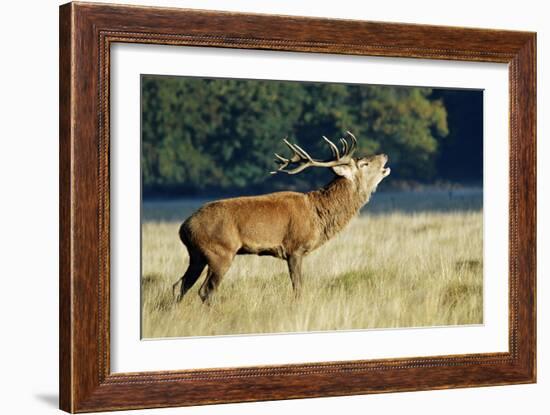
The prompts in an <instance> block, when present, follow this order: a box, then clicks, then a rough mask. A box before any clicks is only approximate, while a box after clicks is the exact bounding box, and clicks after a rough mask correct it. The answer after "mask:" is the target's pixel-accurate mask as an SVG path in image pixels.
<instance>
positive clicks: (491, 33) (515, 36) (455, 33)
mask: <svg viewBox="0 0 550 415" xmlns="http://www.w3.org/2000/svg"><path fill="white" fill-rule="evenodd" d="M117 42H126V43H127V42H129V43H144V44H163V45H187V46H212V47H213V46H215V47H223V48H238V49H264V50H281V51H300V52H308V53H332V54H348V55H370V56H382V57H408V58H422V59H445V60H459V61H479V62H500V63H507V64H508V65H509V100H510V101H509V106H510V117H509V123H510V125H509V130H510V137H509V144H510V154H509V163H510V188H509V208H510V211H509V212H510V219H509V226H510V228H509V229H510V232H509V288H510V290H509V352H506V353H483V354H467V355H452V356H434V357H422V358H396V359H383V360H364V361H343V362H323V363H313V362H308V363H303V364H287V365H281V366H263V367H246V368H240V367H230V368H227V369H201V370H181V371H178V370H174V371H166V372H145V373H111V371H110V335H109V330H110V329H109V327H110V326H109V313H110V311H109V301H110V294H109V266H110V265H109V264H110V247H109V240H110V233H109V231H110V222H109V200H110V195H109V168H110V166H109V148H110V147H109V122H110V118H109V117H110V114H109V69H110V66H109V62H110V61H109V59H110V46H111V45H112V44H113V43H117ZM59 93H60V308H59V313H60V407H61V409H63V410H65V411H68V412H90V411H105V410H118V409H136V408H152V407H173V406H184V405H199V404H208V403H223V402H244V401H260V400H273V399H291V398H306V397H318V396H341V395H354V394H366V393H378V392H397V391H412V390H426V389H443V388H457V387H471V386H488V385H505V384H516V383H532V382H535V380H536V316H535V299H536V295H535V288H536V287H535V286H536V281H535V277H536V275H535V273H536V211H535V209H536V208H535V206H536V154H535V150H536V108H535V105H536V34H535V33H528V32H514V31H503V30H486V29H467V28H455V27H439V26H427V25H412V24H395V23H377V22H366V21H351V20H330V19H319V18H303V17H288V16H270V15H259V14H256V15H254V14H238V13H227V12H211V11H197V10H184V9H169V8H156V7H133V6H119V5H116V6H115V5H106V4H86V3H69V4H65V5H63V6H61V8H60V90H59ZM228 366H231V362H228Z"/></svg>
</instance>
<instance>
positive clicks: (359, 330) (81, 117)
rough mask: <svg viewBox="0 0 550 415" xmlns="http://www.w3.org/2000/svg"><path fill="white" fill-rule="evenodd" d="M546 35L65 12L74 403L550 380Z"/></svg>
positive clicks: (64, 316)
mask: <svg viewBox="0 0 550 415" xmlns="http://www.w3.org/2000/svg"><path fill="white" fill-rule="evenodd" d="M535 63H536V35H535V33H529V32H514V31H503V30H491V29H467V28H456V27H440V26H426V25H410V24H396V23H381V22H367V21H353V20H331V19H318V18H303V17H288V16H271V15H260V14H256V15H254V14H239V13H226V12H212V11H199V10H186V9H173V8H172V9H170V8H156V7H134V6H121V5H108V4H86V3H69V4H66V5H63V6H61V8H60V407H61V409H63V410H65V411H67V412H71V413H74V412H92V411H106V410H121V409H137V408H154V407H173V406H185V405H200V404H208V403H224V402H245V401H259V400H273V399H291V398H306V397H319V396H342V395H354V394H367V393H382V392H399V391H413V390H426V389H442V388H459V387H474V386H490V385H505V384H519V383H532V382H535V381H536V324H535V323H536V305H535V298H536V295H535V294H536V275H535V269H536V267H535V261H536V211H535V205H536V203H535V202H536V157H535V151H536V108H535V102H536V73H535V68H536V65H535Z"/></svg>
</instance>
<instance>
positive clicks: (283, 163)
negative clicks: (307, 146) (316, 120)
mask: <svg viewBox="0 0 550 415" xmlns="http://www.w3.org/2000/svg"><path fill="white" fill-rule="evenodd" d="M346 133H347V134H348V135H349V136H350V137H351V145H350V144H349V143H348V142H347V141H346V139H344V138H341V139H340V143H341V144H342V150H341V153H340V150H339V149H338V146H337V145H336V144H334V143H333V142H332V141H330V140H329V139H328V138H326V137H325V136H323V140H325V141H326V142H327V144H328V145H329V147H330V151H331V152H332V156H333V159H331V160H325V161H322V160H315V159H313V158H312V157H311V156H310V155H309V154H308V153H307V152H306V151H305V150H304V149H303V148H302V147H300V146H299V145H298V144H292V143H290V142H289V141H288V140H287V139H286V138H284V139H283V142H284V143H285V144H286V145H287V146H288V148H290V150H292V153H293V154H292V157H290V158H286V157H283V156H280V155H279V154H277V153H275V157H276V158H277V159H276V160H275V162H276V163H278V164H279V168H278V169H277V170H275V171H272V172H271V174H277V173H279V172H281V173H286V174H297V173H300V172H301V171H302V170H305V169H307V168H308V167H311V166H315V167H334V166H341V165H343V164H349V163H350V162H351V158H352V156H353V153H354V152H355V150H356V149H357V139H356V138H355V136H354V135H353V134H352V133H350V132H349V131H346ZM340 154H341V155H340ZM291 164H296V165H297V166H296V167H294V168H293V169H290V170H285V169H286V168H287V167H288V166H289V165H291Z"/></svg>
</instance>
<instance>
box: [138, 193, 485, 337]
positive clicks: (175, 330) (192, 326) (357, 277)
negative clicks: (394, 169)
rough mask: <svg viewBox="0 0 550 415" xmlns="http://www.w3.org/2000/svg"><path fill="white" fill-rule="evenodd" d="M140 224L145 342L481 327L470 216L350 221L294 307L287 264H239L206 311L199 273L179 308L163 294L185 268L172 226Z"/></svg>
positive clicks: (401, 215) (320, 256)
mask: <svg viewBox="0 0 550 415" xmlns="http://www.w3.org/2000/svg"><path fill="white" fill-rule="evenodd" d="M375 197H376V196H375ZM367 212H368V210H367ZM188 213H189V212H182V219H183V218H184V217H185V215H187V214H188ZM144 216H145V218H146V219H145V220H144V222H143V225H142V337H144V338H153V337H173V336H209V335H221V334H245V333H274V332H296V331H320V330H353V329H367V328H395V327H420V326H441V325H461V324H479V323H482V319H483V315H482V312H483V245H482V225H483V222H482V213H481V210H479V209H475V210H468V209H466V210H462V211H432V212H429V211H425V212H403V211H394V212H393V213H387V214H372V215H369V214H368V213H367V214H364V215H361V216H359V217H357V218H356V219H354V220H353V221H352V222H351V223H350V224H349V225H348V227H347V228H346V229H345V230H344V231H343V232H342V233H341V234H339V236H338V237H336V238H335V239H333V240H331V241H329V242H328V243H327V244H326V245H324V246H323V247H321V248H320V249H319V250H317V251H315V252H313V253H312V254H310V255H309V256H308V257H306V259H305V260H304V293H303V295H302V297H301V298H300V299H298V300H295V299H294V297H293V295H292V289H291V283H290V278H289V276H288V271H287V267H286V262H284V261H281V260H278V259H274V258H269V257H257V256H250V255H247V256H238V257H237V258H236V259H235V261H234V262H233V265H232V267H231V269H230V270H229V272H228V273H227V274H226V275H225V277H224V279H223V282H222V284H221V286H220V289H219V291H218V292H217V293H216V295H215V297H214V301H213V303H212V305H210V306H206V305H204V304H202V303H201V301H200V299H199V296H198V295H197V290H198V288H199V287H200V284H201V283H202V279H203V278H204V275H205V273H206V271H205V273H203V276H202V277H201V279H199V281H198V282H197V284H196V285H195V286H194V287H193V288H192V289H191V290H190V291H189V293H188V294H187V295H186V297H185V298H184V299H183V300H182V301H181V302H180V303H176V302H175V301H174V298H173V296H172V284H173V283H174V282H175V281H176V280H177V279H178V278H179V277H180V276H181V275H182V274H183V272H184V271H185V269H186V266H187V261H188V258H187V252H186V249H185V247H184V246H183V245H182V244H181V242H180V241H179V239H178V228H179V225H180V222H181V221H180V220H178V221H176V220H173V219H172V218H170V217H169V216H166V215H164V216H162V215H161V216H159V217H161V219H157V220H154V219H152V217H154V215H150V216H147V214H146V215H144ZM167 217H168V219H166V218H167Z"/></svg>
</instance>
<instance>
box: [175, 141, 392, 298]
mask: <svg viewBox="0 0 550 415" xmlns="http://www.w3.org/2000/svg"><path fill="white" fill-rule="evenodd" d="M347 134H348V135H349V137H350V138H351V145H350V144H349V143H348V142H347V141H346V140H345V139H343V138H341V139H340V143H341V145H342V149H341V150H340V149H339V148H338V147H337V146H336V145H335V144H334V143H333V142H332V141H330V140H329V139H328V138H326V137H323V139H324V140H325V141H326V143H327V144H328V145H329V147H330V149H331V152H332V155H333V157H332V159H330V160H326V161H321V160H315V159H313V158H312V157H311V156H310V155H309V154H308V153H307V152H306V151H305V150H304V149H303V148H301V147H300V146H299V145H297V144H292V143H290V142H288V141H287V140H286V139H285V140H283V141H284V142H285V144H286V145H287V146H288V147H289V148H290V149H291V150H292V152H293V154H292V156H291V157H290V158H285V157H282V156H280V155H278V154H275V157H277V160H276V161H277V163H279V168H278V170H277V171H274V172H272V174H275V173H278V172H281V173H287V174H297V173H300V172H301V171H303V170H304V169H306V168H308V167H330V168H331V169H332V171H333V172H334V173H335V174H336V177H335V178H334V179H333V180H332V181H331V182H330V183H329V184H328V185H326V186H325V187H323V188H321V189H318V190H314V191H311V192H308V193H298V192H276V193H270V194H266V195H262V196H249V197H236V198H231V199H225V200H218V201H215V202H210V203H207V204H205V205H204V206H202V207H201V208H200V209H198V210H197V211H196V212H195V213H193V214H192V215H191V216H190V217H189V218H188V219H187V220H186V221H185V222H184V223H183V224H182V225H181V227H180V230H179V236H180V238H181V241H182V242H183V244H184V245H185V246H186V247H187V250H188V252H189V267H188V268H187V270H186V271H185V274H184V275H183V277H181V278H180V279H179V280H178V281H177V282H176V283H175V284H174V287H173V288H174V290H175V289H176V287H177V285H178V284H179V283H180V282H181V287H180V292H179V295H178V297H177V299H178V301H179V300H181V298H182V297H183V296H184V295H185V293H186V292H187V291H188V290H189V289H190V288H191V287H192V286H193V284H195V282H196V281H197V279H198V278H199V277H200V275H201V273H202V271H203V269H204V268H205V267H206V266H208V274H207V276H206V279H205V281H204V283H203V284H202V286H201V287H200V289H199V296H200V298H201V299H202V301H203V302H208V301H209V299H210V296H211V295H212V293H213V292H214V291H215V289H216V288H217V287H218V285H219V284H220V282H221V280H222V277H223V276H224V274H225V273H226V272H227V270H228V269H229V267H230V265H231V262H232V261H233V258H235V255H242V254H256V255H270V256H274V257H276V258H281V259H284V260H286V261H287V263H288V270H289V272H290V279H291V282H292V287H293V289H294V292H295V295H298V294H299V292H300V287H301V285H302V259H303V258H304V256H306V255H307V254H309V253H310V252H311V251H313V250H314V249H316V248H318V247H320V246H321V245H322V244H323V243H325V242H326V241H328V240H329V239H330V238H332V237H333V236H334V235H335V234H336V233H337V232H339V231H340V230H341V229H342V228H343V227H344V226H345V225H346V224H347V223H348V222H349V221H350V220H351V219H352V218H353V217H354V216H355V215H357V213H358V212H359V209H361V207H362V206H364V205H365V204H366V203H367V202H368V201H369V199H370V196H371V194H372V193H373V192H374V191H375V189H376V186H377V185H378V183H380V182H381V181H382V179H383V178H384V177H386V176H387V175H389V174H390V169H389V168H388V167H385V165H386V163H387V161H388V156H386V155H385V154H379V155H376V156H370V157H363V158H353V157H352V155H353V153H354V152H355V150H356V148H357V139H356V138H355V137H354V135H353V134H352V133H350V132H349V131H348V132H347Z"/></svg>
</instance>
